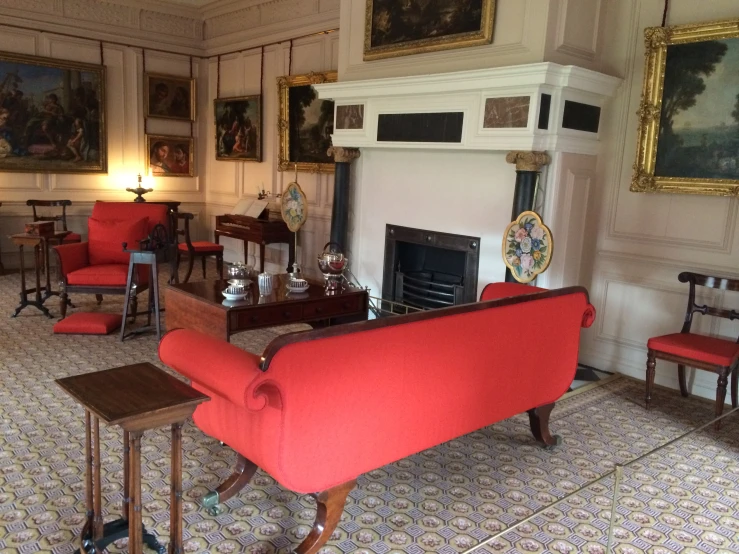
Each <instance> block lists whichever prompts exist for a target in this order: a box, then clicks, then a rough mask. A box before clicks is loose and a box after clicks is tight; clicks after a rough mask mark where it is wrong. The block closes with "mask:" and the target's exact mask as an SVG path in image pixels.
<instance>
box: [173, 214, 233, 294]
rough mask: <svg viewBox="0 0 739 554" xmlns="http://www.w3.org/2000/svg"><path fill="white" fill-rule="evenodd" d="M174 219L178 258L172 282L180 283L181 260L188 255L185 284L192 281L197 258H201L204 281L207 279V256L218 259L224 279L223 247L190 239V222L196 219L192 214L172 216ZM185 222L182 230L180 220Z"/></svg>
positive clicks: (217, 262)
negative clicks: (184, 255)
mask: <svg viewBox="0 0 739 554" xmlns="http://www.w3.org/2000/svg"><path fill="white" fill-rule="evenodd" d="M172 218H173V220H174V221H175V222H178V224H177V225H176V226H175V240H176V241H177V258H176V262H175V268H174V271H172V276H171V277H170V282H175V283H179V282H180V275H179V268H180V259H181V257H182V255H183V254H187V258H188V266H187V275H185V279H184V281H183V282H184V283H187V282H188V281H189V280H190V275H191V274H192V266H193V264H194V263H195V257H196V256H197V257H200V259H201V261H202V266H203V279H205V258H206V257H207V256H215V257H216V267H217V268H218V274H219V275H220V278H221V279H223V246H222V245H220V244H216V243H214V242H208V241H205V240H197V241H195V242H193V241H192V239H191V238H190V221H191V220H192V219H193V218H194V216H193V215H192V214H191V213H187V212H182V213H174V214H172ZM180 219H182V220H184V222H185V223H184V227H183V228H182V229H180V226H179V220H180ZM180 237H184V240H185V242H180V241H179V238H180Z"/></svg>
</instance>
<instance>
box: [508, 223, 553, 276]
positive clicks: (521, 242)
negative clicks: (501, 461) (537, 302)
mask: <svg viewBox="0 0 739 554" xmlns="http://www.w3.org/2000/svg"><path fill="white" fill-rule="evenodd" d="M552 247H553V243H552V233H551V231H550V230H549V227H547V226H546V225H544V224H543V223H542V221H541V218H540V217H539V214H537V213H536V212H522V213H521V215H519V216H518V219H517V220H516V221H513V222H511V224H510V225H508V227H506V230H505V232H504V233H503V261H505V265H507V266H508V268H509V269H510V270H511V274H512V275H513V278H514V279H515V280H516V281H518V282H519V283H530V282H531V281H533V280H534V279H536V276H537V275H539V274H540V273H544V272H545V271H546V269H547V267H549V262H551V261H552Z"/></svg>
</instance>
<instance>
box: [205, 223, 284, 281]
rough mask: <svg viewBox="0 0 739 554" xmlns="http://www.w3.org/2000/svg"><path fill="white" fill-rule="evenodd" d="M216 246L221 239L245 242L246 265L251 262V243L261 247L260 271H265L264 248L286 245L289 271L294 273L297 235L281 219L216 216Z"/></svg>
mask: <svg viewBox="0 0 739 554" xmlns="http://www.w3.org/2000/svg"><path fill="white" fill-rule="evenodd" d="M215 237H216V244H220V242H219V241H220V238H221V237H229V238H232V239H237V240H241V241H244V263H247V262H248V260H249V257H248V256H249V243H250V242H255V243H257V244H258V245H259V271H264V248H265V246H266V245H268V244H274V243H286V244H287V246H288V252H289V254H288V261H287V271H288V272H290V271H292V265H293V262H294V261H295V233H293V232H291V231H290V229H288V228H287V224H286V223H285V222H284V221H282V218H280V217H274V218H271V219H261V218H256V217H248V216H245V215H235V214H225V215H219V216H216V230H215Z"/></svg>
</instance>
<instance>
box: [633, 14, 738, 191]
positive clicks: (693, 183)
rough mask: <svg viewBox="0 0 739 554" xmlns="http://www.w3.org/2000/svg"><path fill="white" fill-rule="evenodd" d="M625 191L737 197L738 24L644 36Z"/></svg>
mask: <svg viewBox="0 0 739 554" xmlns="http://www.w3.org/2000/svg"><path fill="white" fill-rule="evenodd" d="M645 36H646V40H647V47H648V52H649V57H648V58H649V59H648V65H647V77H646V79H645V89H644V92H643V93H642V105H641V109H640V116H641V121H640V127H639V149H638V151H637V164H636V172H635V175H634V178H633V180H632V185H631V190H632V191H635V192H679V193H689V194H715V195H739V20H734V21H729V22H719V23H715V24H702V25H681V26H677V27H668V28H666V29H665V28H662V27H655V28H649V29H647V30H646V35H645Z"/></svg>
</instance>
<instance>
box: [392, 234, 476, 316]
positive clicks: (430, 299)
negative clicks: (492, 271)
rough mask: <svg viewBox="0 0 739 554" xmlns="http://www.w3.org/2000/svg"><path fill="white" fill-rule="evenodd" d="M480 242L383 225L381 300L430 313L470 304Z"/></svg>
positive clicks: (472, 297) (473, 292)
mask: <svg viewBox="0 0 739 554" xmlns="http://www.w3.org/2000/svg"><path fill="white" fill-rule="evenodd" d="M479 251H480V238H479V237H468V236H465V235H454V234H450V233H439V232H436V231H428V230H424V229H413V228H410V227H399V226H397V225H387V226H386V230H385V266H384V269H383V280H382V298H383V299H384V300H391V301H393V302H399V303H401V304H405V305H408V306H412V307H414V308H420V309H433V308H443V307H445V306H453V305H456V304H465V303H468V302H474V301H475V297H476V294H477V272H478V268H479Z"/></svg>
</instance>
